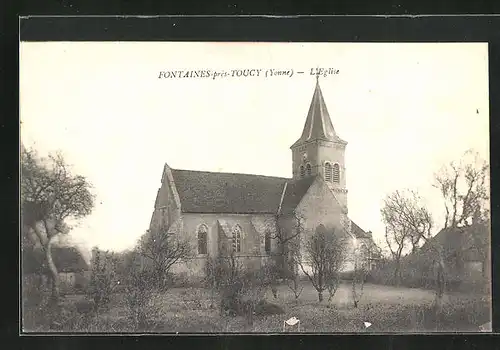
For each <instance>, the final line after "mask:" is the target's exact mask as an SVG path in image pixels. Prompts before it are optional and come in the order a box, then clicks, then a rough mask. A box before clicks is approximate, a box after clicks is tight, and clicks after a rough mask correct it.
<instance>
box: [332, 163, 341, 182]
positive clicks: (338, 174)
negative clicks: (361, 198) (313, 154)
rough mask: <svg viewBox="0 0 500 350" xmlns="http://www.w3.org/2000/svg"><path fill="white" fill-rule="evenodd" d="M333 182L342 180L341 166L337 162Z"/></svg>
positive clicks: (334, 167)
mask: <svg viewBox="0 0 500 350" xmlns="http://www.w3.org/2000/svg"><path fill="white" fill-rule="evenodd" d="M332 178H333V182H340V167H339V165H338V164H337V163H335V164H333V174H332Z"/></svg>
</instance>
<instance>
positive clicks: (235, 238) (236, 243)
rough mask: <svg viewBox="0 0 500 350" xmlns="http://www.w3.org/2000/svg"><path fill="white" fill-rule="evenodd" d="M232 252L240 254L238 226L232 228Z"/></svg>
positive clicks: (239, 231)
mask: <svg viewBox="0 0 500 350" xmlns="http://www.w3.org/2000/svg"><path fill="white" fill-rule="evenodd" d="M233 251H234V252H235V253H239V252H241V227H240V226H239V225H236V226H235V227H234V228H233Z"/></svg>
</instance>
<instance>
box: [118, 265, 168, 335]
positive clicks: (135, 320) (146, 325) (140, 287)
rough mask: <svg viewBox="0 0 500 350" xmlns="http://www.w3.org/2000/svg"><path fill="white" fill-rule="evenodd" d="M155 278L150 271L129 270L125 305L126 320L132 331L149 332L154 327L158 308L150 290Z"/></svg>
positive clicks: (152, 291)
mask: <svg viewBox="0 0 500 350" xmlns="http://www.w3.org/2000/svg"><path fill="white" fill-rule="evenodd" d="M155 278H156V276H155V275H154V274H153V273H151V271H148V270H136V269H134V268H131V269H130V272H129V278H128V280H127V284H126V295H125V303H126V307H127V314H128V320H129V322H130V324H131V327H132V329H133V330H134V331H142V330H151V329H152V328H154V327H155V326H156V320H157V319H158V315H159V312H160V307H159V305H158V303H157V302H156V297H157V296H155V294H154V290H153V289H152V288H151V286H152V285H154V281H155Z"/></svg>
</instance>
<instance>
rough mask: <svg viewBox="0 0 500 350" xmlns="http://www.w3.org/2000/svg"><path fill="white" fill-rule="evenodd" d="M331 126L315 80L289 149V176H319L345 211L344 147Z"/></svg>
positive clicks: (321, 94) (344, 144) (345, 143)
mask: <svg viewBox="0 0 500 350" xmlns="http://www.w3.org/2000/svg"><path fill="white" fill-rule="evenodd" d="M346 146H347V142H346V141H344V140H342V139H341V138H340V137H339V136H338V135H337V133H336V132H335V129H334V127H333V124H332V121H331V119H330V115H329V114H328V110H327V108H326V104H325V100H324V99H323V93H322V92H321V87H320V85H319V80H318V79H316V88H315V89H314V94H313V97H312V101H311V106H310V107H309V112H308V114H307V119H306V123H305V125H304V130H303V131H302V135H301V136H300V138H299V139H298V140H297V141H296V142H295V143H294V144H293V145H292V146H291V147H290V149H291V150H292V164H293V178H294V179H297V180H298V179H301V178H306V177H310V176H321V177H322V178H323V179H324V180H325V182H326V184H327V185H328V187H329V188H330V189H332V190H333V192H334V194H335V196H336V197H337V199H338V201H339V202H340V204H341V205H342V206H343V207H344V209H345V210H346V211H347V188H346V168H345V148H346Z"/></svg>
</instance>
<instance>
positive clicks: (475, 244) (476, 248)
mask: <svg viewBox="0 0 500 350" xmlns="http://www.w3.org/2000/svg"><path fill="white" fill-rule="evenodd" d="M489 242H490V231H489V228H488V225H485V224H476V225H472V226H469V227H465V228H447V229H443V230H441V231H440V232H438V233H437V234H436V235H435V236H434V237H432V238H431V239H430V243H426V244H424V245H423V246H422V248H421V251H422V252H426V251H429V250H430V249H431V248H430V244H431V243H432V244H436V243H438V244H439V245H440V246H441V247H442V248H443V250H444V254H445V256H446V257H447V258H449V257H452V256H454V255H456V254H458V253H461V254H462V257H463V258H464V259H466V260H468V261H479V260H483V259H484V258H485V256H486V254H487V251H488V249H489V246H490V245H489Z"/></svg>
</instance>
